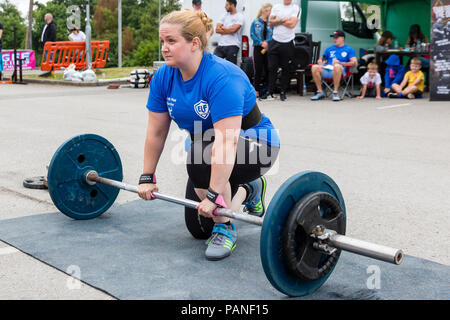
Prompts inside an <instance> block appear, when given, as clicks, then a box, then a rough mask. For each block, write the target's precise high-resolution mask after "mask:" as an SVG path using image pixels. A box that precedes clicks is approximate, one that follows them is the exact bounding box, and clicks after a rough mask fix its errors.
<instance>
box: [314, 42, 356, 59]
mask: <svg viewBox="0 0 450 320" xmlns="http://www.w3.org/2000/svg"><path fill="white" fill-rule="evenodd" d="M322 56H323V57H325V59H326V60H327V64H333V59H334V58H336V59H338V60H339V61H340V62H349V61H350V59H351V58H355V57H356V54H355V50H353V48H352V47H350V46H348V45H346V44H344V45H343V46H342V47H337V46H335V45H332V46H331V47H328V48H326V49H325V52H324V53H323V55H322Z"/></svg>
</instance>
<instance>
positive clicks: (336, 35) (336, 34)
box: [330, 30, 345, 38]
mask: <svg viewBox="0 0 450 320" xmlns="http://www.w3.org/2000/svg"><path fill="white" fill-rule="evenodd" d="M330 37H333V38H339V37H344V38H345V32H344V31H342V30H336V31H335V32H333V34H330Z"/></svg>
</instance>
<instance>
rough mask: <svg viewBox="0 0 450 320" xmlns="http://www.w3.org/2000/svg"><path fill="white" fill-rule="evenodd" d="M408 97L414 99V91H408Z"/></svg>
mask: <svg viewBox="0 0 450 320" xmlns="http://www.w3.org/2000/svg"><path fill="white" fill-rule="evenodd" d="M406 97H407V98H408V99H415V98H416V96H415V95H414V93H408V95H407V96H406Z"/></svg>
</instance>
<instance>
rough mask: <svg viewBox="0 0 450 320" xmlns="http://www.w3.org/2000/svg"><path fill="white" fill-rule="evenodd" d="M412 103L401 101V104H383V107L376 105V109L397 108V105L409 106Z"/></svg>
mask: <svg viewBox="0 0 450 320" xmlns="http://www.w3.org/2000/svg"><path fill="white" fill-rule="evenodd" d="M410 105H412V103H403V104H394V105H392V106H384V107H377V109H378V110H384V109H392V108H399V107H406V106H410Z"/></svg>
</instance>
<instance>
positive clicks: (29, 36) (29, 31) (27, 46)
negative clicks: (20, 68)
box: [25, 0, 33, 50]
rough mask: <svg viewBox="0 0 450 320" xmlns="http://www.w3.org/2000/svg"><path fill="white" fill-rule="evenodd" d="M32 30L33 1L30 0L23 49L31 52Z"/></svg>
mask: <svg viewBox="0 0 450 320" xmlns="http://www.w3.org/2000/svg"><path fill="white" fill-rule="evenodd" d="M32 29H33V0H30V5H29V7H28V29H27V39H26V44H25V49H28V50H31V49H32V47H33V41H32Z"/></svg>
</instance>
